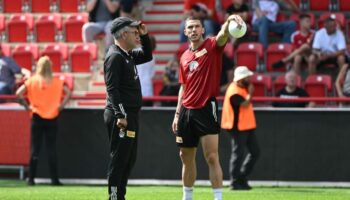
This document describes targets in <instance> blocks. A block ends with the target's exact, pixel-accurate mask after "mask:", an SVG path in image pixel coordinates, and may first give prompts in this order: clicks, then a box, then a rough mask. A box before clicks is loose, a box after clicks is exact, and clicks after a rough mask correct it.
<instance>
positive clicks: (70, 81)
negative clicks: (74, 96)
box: [54, 73, 74, 91]
mask: <svg viewBox="0 0 350 200" xmlns="http://www.w3.org/2000/svg"><path fill="white" fill-rule="evenodd" d="M54 76H55V77H59V78H60V79H61V80H63V81H64V83H65V84H66V85H67V86H68V88H69V90H70V91H73V89H74V77H73V74H71V73H54Z"/></svg>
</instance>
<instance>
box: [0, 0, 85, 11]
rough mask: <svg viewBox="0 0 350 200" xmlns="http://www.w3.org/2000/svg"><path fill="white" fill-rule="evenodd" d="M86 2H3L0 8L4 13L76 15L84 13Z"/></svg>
mask: <svg viewBox="0 0 350 200" xmlns="http://www.w3.org/2000/svg"><path fill="white" fill-rule="evenodd" d="M85 7H86V0H2V1H0V8H2V12H4V13H20V12H34V13H47V12H62V13H75V12H80V11H84V10H85Z"/></svg>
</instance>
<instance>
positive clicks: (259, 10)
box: [252, 0, 299, 49]
mask: <svg viewBox="0 0 350 200" xmlns="http://www.w3.org/2000/svg"><path fill="white" fill-rule="evenodd" d="M277 1H281V2H282V1H283V2H284V1H286V2H287V3H288V4H289V5H290V7H292V8H293V10H296V11H297V10H298V9H299V8H298V7H297V6H296V4H295V3H294V1H292V0H254V1H253V7H254V8H255V9H254V15H253V21H252V24H253V31H255V32H258V33H259V36H258V37H259V42H260V43H262V45H263V46H264V48H265V49H266V48H267V46H268V34H269V32H274V33H277V34H281V35H282V42H286V43H290V38H291V35H292V33H293V32H294V31H295V30H296V23H295V22H294V21H284V22H277V15H278V12H279V5H278V3H277Z"/></svg>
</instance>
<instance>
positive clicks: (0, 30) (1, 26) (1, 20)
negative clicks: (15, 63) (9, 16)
mask: <svg viewBox="0 0 350 200" xmlns="http://www.w3.org/2000/svg"><path fill="white" fill-rule="evenodd" d="M5 27H6V26H5V16H4V15H2V14H0V41H1V40H4V36H5Z"/></svg>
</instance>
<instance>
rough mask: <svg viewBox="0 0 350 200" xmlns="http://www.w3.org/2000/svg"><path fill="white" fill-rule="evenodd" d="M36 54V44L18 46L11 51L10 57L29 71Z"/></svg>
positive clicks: (37, 52)
mask: <svg viewBox="0 0 350 200" xmlns="http://www.w3.org/2000/svg"><path fill="white" fill-rule="evenodd" d="M38 54H39V51H38V45H37V44H19V45H17V46H16V47H15V48H14V49H13V50H12V57H13V59H15V61H16V63H17V64H18V65H19V66H21V67H24V68H26V69H28V70H30V71H32V66H33V64H34V61H36V60H37V59H38Z"/></svg>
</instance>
